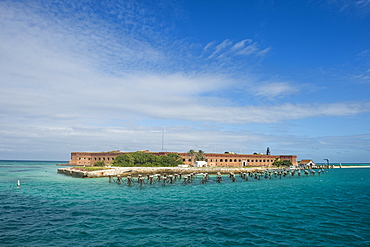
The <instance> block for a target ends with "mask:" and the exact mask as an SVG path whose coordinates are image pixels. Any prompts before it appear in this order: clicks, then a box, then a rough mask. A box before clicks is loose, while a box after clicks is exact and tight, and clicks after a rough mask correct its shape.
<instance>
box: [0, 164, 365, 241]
mask: <svg viewBox="0 0 370 247" xmlns="http://www.w3.org/2000/svg"><path fill="white" fill-rule="evenodd" d="M56 163H60V162H24V161H1V162H0V246H187V247H188V246H370V169H369V168H358V169H356V168H346V169H330V170H326V172H325V173H324V174H321V175H319V174H318V173H317V172H316V175H309V176H308V177H306V176H304V175H303V174H302V175H301V177H297V175H296V176H294V177H292V178H290V177H283V178H282V179H279V178H275V177H274V178H273V179H265V178H262V179H261V180H255V179H252V178H250V179H249V181H245V180H242V179H241V178H240V177H237V182H235V183H233V182H231V181H230V180H229V178H227V176H224V177H223V181H222V182H221V183H216V182H215V178H214V177H213V178H211V180H210V181H209V182H208V183H206V184H201V180H200V178H198V179H195V180H194V181H193V183H191V184H186V185H184V184H182V183H181V182H177V183H176V184H167V185H164V186H163V185H162V184H160V183H157V184H155V185H146V186H143V187H139V186H138V185H137V184H136V185H134V186H131V187H129V186H127V185H124V184H121V185H118V184H116V183H109V182H108V178H97V179H81V178H72V177H68V176H65V175H62V174H58V173H57V168H58V167H57V166H56V165H55V164H56ZM18 180H20V182H21V186H20V187H18V186H17V181H18Z"/></svg>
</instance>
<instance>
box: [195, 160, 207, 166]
mask: <svg viewBox="0 0 370 247" xmlns="http://www.w3.org/2000/svg"><path fill="white" fill-rule="evenodd" d="M194 167H207V161H195V162H194Z"/></svg>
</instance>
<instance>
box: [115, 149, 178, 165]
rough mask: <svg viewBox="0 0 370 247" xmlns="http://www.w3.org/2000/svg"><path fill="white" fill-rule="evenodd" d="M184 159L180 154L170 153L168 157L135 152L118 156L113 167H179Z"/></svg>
mask: <svg viewBox="0 0 370 247" xmlns="http://www.w3.org/2000/svg"><path fill="white" fill-rule="evenodd" d="M182 163H183V162H182V159H181V156H180V155H179V154H174V153H169V154H167V155H160V156H157V155H153V154H151V153H145V152H135V153H129V154H123V155H118V156H117V157H116V158H115V159H114V161H113V162H112V165H114V166H124V167H131V166H136V167H153V166H157V167H158V166H159V167H163V166H177V165H179V164H182Z"/></svg>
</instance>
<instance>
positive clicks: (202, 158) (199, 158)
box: [196, 150, 205, 161]
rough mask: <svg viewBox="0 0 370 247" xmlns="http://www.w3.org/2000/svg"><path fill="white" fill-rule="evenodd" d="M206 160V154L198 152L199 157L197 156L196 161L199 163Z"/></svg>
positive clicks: (201, 151)
mask: <svg viewBox="0 0 370 247" xmlns="http://www.w3.org/2000/svg"><path fill="white" fill-rule="evenodd" d="M204 159H205V157H204V152H203V150H199V151H198V152H197V155H196V160H197V161H198V160H204Z"/></svg>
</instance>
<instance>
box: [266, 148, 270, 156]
mask: <svg viewBox="0 0 370 247" xmlns="http://www.w3.org/2000/svg"><path fill="white" fill-rule="evenodd" d="M270 154H271V153H270V148H269V147H267V151H266V155H270Z"/></svg>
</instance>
